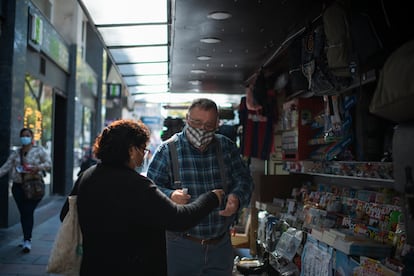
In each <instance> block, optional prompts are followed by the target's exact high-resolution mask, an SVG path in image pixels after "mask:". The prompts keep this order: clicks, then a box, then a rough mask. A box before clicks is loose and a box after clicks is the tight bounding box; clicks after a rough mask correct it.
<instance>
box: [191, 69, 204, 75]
mask: <svg viewBox="0 0 414 276" xmlns="http://www.w3.org/2000/svg"><path fill="white" fill-rule="evenodd" d="M190 72H191V73H193V74H204V73H206V70H202V69H193V70H191V71H190Z"/></svg>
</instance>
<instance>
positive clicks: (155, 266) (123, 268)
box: [61, 120, 224, 276]
mask: <svg viewBox="0 0 414 276" xmlns="http://www.w3.org/2000/svg"><path fill="white" fill-rule="evenodd" d="M149 138H150V132H149V129H148V128H147V127H146V126H145V125H144V124H143V123H142V122H140V121H135V120H117V121H114V122H112V123H111V124H110V125H109V126H108V127H106V128H105V129H104V130H103V131H102V133H101V134H100V135H99V136H98V137H97V139H96V140H95V143H94V146H93V153H94V154H95V156H96V158H97V159H98V160H99V162H98V164H97V165H94V166H92V167H90V168H89V169H87V170H86V171H84V172H83V173H82V174H81V175H80V176H79V178H78V180H77V181H76V183H75V186H74V188H73V190H72V193H71V194H77V195H78V197H77V208H78V217H79V224H80V227H81V231H82V237H83V244H82V247H83V255H82V263H81V269H80V275H81V276H82V275H124V276H125V275H145V276H150V275H153V276H165V275H167V270H166V266H167V265H166V248H165V230H166V229H168V230H184V229H187V228H190V227H191V226H194V225H196V224H197V223H198V222H199V221H200V220H201V219H202V218H203V217H205V216H206V215H207V214H208V213H209V212H211V211H213V212H219V206H220V202H221V198H222V196H223V194H224V191H223V190H221V189H216V190H213V191H207V192H206V193H204V194H203V195H201V196H200V198H199V199H197V200H196V201H194V202H193V203H192V204H188V205H178V204H175V203H174V202H173V201H171V200H170V199H169V198H168V197H167V196H165V195H164V194H163V193H162V192H161V191H160V190H159V189H158V188H157V187H156V185H155V184H154V183H153V182H152V181H151V180H149V179H148V178H146V177H145V176H143V175H141V174H139V173H137V171H136V169H137V168H138V167H140V166H141V165H142V162H143V160H144V157H145V154H146V153H147V152H148V150H147V149H146V147H147V144H148V142H149ZM67 206H68V205H67V203H65V205H64V207H63V208H62V211H61V219H62V220H63V218H64V217H65V215H66V212H67Z"/></svg>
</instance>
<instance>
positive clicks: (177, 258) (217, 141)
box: [147, 98, 253, 276]
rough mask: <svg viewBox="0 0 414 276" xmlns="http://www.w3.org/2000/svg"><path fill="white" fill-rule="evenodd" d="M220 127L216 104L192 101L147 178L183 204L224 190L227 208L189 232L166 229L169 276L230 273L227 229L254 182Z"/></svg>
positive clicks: (224, 275)
mask: <svg viewBox="0 0 414 276" xmlns="http://www.w3.org/2000/svg"><path fill="white" fill-rule="evenodd" d="M218 125H219V116H218V109H217V105H216V104H215V102H213V101H211V100H210V99H205V98H201V99H196V100H194V101H193V102H192V103H191V105H190V107H189V109H188V112H187V115H186V125H185V126H184V128H183V130H182V132H180V133H177V134H176V135H175V136H173V137H174V138H173V140H172V141H169V142H164V143H163V144H161V145H160V146H159V148H158V149H157V151H156V152H155V153H154V156H153V158H152V160H151V163H150V165H149V168H148V172H147V176H148V177H149V178H150V179H152V180H153V181H154V182H155V183H156V184H157V185H158V187H159V188H160V189H161V190H162V191H163V192H164V193H165V194H166V195H167V196H168V197H170V198H171V199H172V200H173V201H174V202H176V203H179V204H187V203H189V202H192V201H193V200H194V199H196V198H197V197H198V196H199V195H201V194H202V193H204V192H205V191H209V190H211V189H215V188H223V189H224V190H225V192H226V202H225V203H224V206H222V207H221V208H218V209H217V210H216V211H213V212H212V213H210V215H208V216H207V217H206V218H205V219H203V220H202V221H201V222H200V223H199V224H198V225H197V226H195V227H193V228H191V229H189V230H188V231H185V232H171V231H169V232H167V263H168V275H169V276H182V275H212V276H213V275H214V276H230V275H232V269H233V257H234V256H233V247H232V245H231V240H230V233H229V229H230V226H231V224H232V223H233V221H234V218H235V215H236V213H237V211H238V210H240V209H241V208H243V207H246V206H248V205H249V203H250V198H251V193H252V190H253V180H252V177H251V174H250V171H249V169H248V167H247V166H246V164H245V163H244V161H243V160H242V158H241V155H240V151H239V149H238V148H237V146H236V144H235V143H234V142H233V141H232V140H230V139H229V138H227V137H226V136H224V135H221V134H216V130H217V129H218ZM171 143H174V145H175V148H176V151H177V156H176V161H177V164H178V175H179V181H174V176H173V164H172V160H171V153H170V151H171ZM220 152H221V154H220ZM220 155H221V156H222V159H223V160H222V161H223V162H222V164H223V167H221V166H220V163H221V162H220V161H219V156H220ZM223 171H224V172H223ZM222 178H225V179H222ZM189 260H191V261H189Z"/></svg>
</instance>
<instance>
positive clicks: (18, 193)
mask: <svg viewBox="0 0 414 276" xmlns="http://www.w3.org/2000/svg"><path fill="white" fill-rule="evenodd" d="M33 142H34V141H33V131H32V130H31V129H29V128H23V129H21V130H20V143H21V147H20V148H19V149H18V150H15V151H13V152H12V153H11V154H10V156H9V158H8V159H7V161H6V162H5V163H4V164H3V166H1V167H0V177H2V176H4V175H5V174H7V173H8V172H10V177H11V179H12V180H13V186H12V193H13V197H14V200H15V201H16V204H17V208H18V209H19V212H20V223H21V225H22V230H23V244H22V246H23V252H25V253H28V252H30V250H31V249H32V245H31V240H32V230H33V223H34V210H35V209H36V207H37V205H38V204H39V202H40V200H41V199H27V198H26V197H25V195H24V192H23V189H22V173H38V174H42V173H43V172H44V171H49V170H50V168H51V164H52V161H51V160H50V156H49V154H48V153H47V152H46V151H45V149H44V148H43V147H41V146H34V145H33Z"/></svg>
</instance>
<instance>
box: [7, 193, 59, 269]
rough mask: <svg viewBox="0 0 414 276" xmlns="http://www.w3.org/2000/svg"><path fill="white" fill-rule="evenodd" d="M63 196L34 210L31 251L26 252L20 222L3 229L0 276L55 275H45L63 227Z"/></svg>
mask: <svg viewBox="0 0 414 276" xmlns="http://www.w3.org/2000/svg"><path fill="white" fill-rule="evenodd" d="M65 199H66V197H64V196H51V197H49V198H47V199H45V202H41V204H40V205H39V206H38V208H37V209H36V210H35V218H34V219H35V226H34V228H33V236H32V250H31V251H30V253H23V252H22V248H21V247H19V246H18V245H19V244H20V243H21V242H22V230H21V226H20V223H17V224H15V225H13V226H11V227H9V228H5V229H0V276H23V275H36V276H39V275H56V274H49V273H47V272H46V265H47V262H48V260H49V253H50V250H51V249H52V245H53V242H54V239H55V235H56V233H57V231H58V229H59V226H60V220H59V213H60V209H61V207H62V205H63V203H64V201H65Z"/></svg>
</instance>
